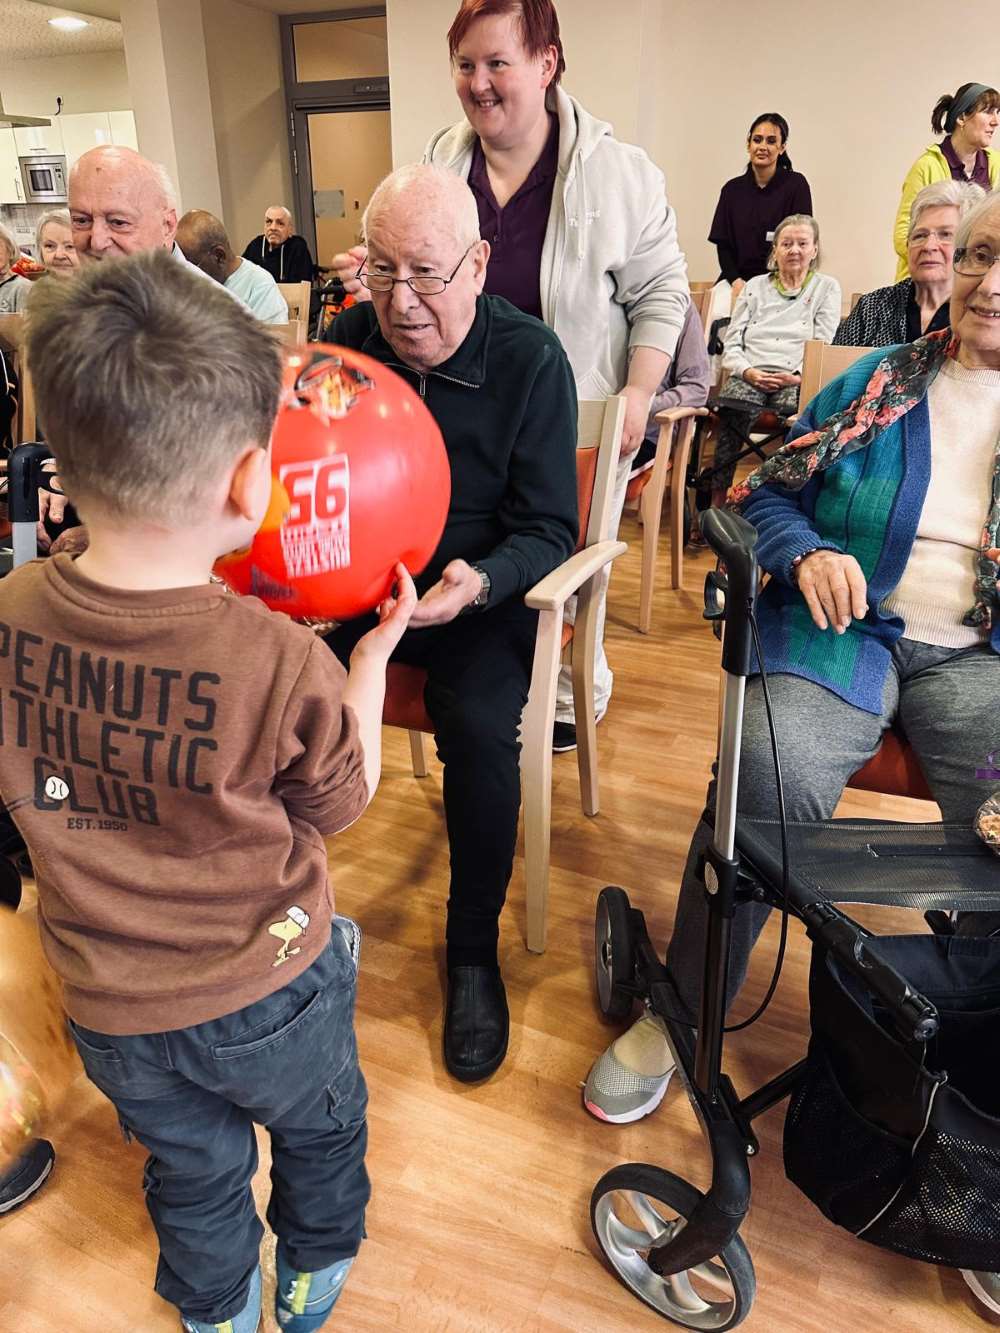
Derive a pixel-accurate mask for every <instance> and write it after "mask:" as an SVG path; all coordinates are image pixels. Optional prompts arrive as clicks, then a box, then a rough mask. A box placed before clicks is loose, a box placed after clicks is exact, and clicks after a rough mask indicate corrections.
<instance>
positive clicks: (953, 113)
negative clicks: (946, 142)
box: [944, 83, 989, 134]
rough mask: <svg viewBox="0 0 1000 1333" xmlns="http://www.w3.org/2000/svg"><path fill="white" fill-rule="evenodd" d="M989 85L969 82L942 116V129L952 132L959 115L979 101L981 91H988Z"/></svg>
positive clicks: (948, 132)
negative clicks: (943, 116)
mask: <svg viewBox="0 0 1000 1333" xmlns="http://www.w3.org/2000/svg"><path fill="white" fill-rule="evenodd" d="M988 92H989V87H988V86H987V85H986V84H985V83H970V84H969V86H968V88H966V90H965V92H964V93H963V94H962V96H961V97H956V98H955V100H954V102H952V104H951V106H950V108H949V109H948V114H947V115H946V116H945V118H944V129H945V133H946V134H952V133H953V132H954V129H955V126H956V125H957V124H958V118H959V116H964V115H965V113H966V112H967V111H968V110H969V109H970V108H971V107H973V106H975V104H976V103H977V102H978V101H979V99H980V97H982V95H983V93H988Z"/></svg>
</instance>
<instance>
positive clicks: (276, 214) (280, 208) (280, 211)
mask: <svg viewBox="0 0 1000 1333" xmlns="http://www.w3.org/2000/svg"><path fill="white" fill-rule="evenodd" d="M291 234H292V215H291V213H290V212H289V211H288V209H287V208H286V207H285V205H284V204H271V206H270V207H269V208H268V209H267V210H266V211H265V213H264V236H265V238H266V239H267V243H268V245H269V246H270V247H271V248H272V250H273V249H274V247H275V246H276V245H283V244H284V243H285V241H287V240H288V238H289V236H291Z"/></svg>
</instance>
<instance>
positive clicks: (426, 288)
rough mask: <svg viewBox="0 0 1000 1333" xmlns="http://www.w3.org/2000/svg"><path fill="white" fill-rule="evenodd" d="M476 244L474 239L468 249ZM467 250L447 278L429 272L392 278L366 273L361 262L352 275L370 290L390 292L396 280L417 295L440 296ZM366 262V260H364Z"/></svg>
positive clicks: (462, 261) (461, 263) (386, 274)
mask: <svg viewBox="0 0 1000 1333" xmlns="http://www.w3.org/2000/svg"><path fill="white" fill-rule="evenodd" d="M475 244H476V242H475V241H473V242H472V245H470V246H469V250H471V249H472V246H474V245H475ZM469 250H466V252H465V254H464V255H463V256H462V258H461V259H460V260H459V261H458V263H457V264H456V265H455V267H454V268H453V269H452V270H451V273H450V274H449V275H448V277H447V278H438V277H433V276H432V275H431V274H427V275H426V276H421V277H418V278H394V277H392V276H391V275H390V274H388V273H368V272H366V271H365V265H364V264H362V265H361V267H360V268H359V269H358V271H357V273H356V274H355V275H354V276H355V277H356V278H357V280H358V282H360V283H361V285H362V287H367V288H368V290H369V291H370V292H391V291H392V289H393V287H395V285H396V283H397V282H405V283H406V285H407V287H409V289H410V291H411V292H416V294H417V295H418V296H440V295H441V293H442V292H443V291H444V289H445V288H446V287H447V286H448V284H449V282H452V281H454V278H455V274H456V273H457V272H458V270H459V269H460V268H461V267H462V265H463V264H464V263H465V260H466V257H467V256H468V253H469ZM365 262H366V263H367V260H366V261H365Z"/></svg>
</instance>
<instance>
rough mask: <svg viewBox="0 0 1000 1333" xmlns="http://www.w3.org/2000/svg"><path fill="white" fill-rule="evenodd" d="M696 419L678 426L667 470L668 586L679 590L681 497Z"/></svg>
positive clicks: (681, 572)
mask: <svg viewBox="0 0 1000 1333" xmlns="http://www.w3.org/2000/svg"><path fill="white" fill-rule="evenodd" d="M696 420H697V418H695V417H687V418H686V419H685V420H684V421H682V422H681V423H680V434H679V436H678V438H677V444H676V445H675V447H674V465H673V467H672V468H671V470H670V586H671V588H680V587H682V586H683V583H684V545H685V543H686V541H687V537H688V535H687V533H686V532H685V530H684V494H685V491H686V488H687V470H688V461H689V459H690V457H691V441H692V440H693V439H694V428H695V423H696Z"/></svg>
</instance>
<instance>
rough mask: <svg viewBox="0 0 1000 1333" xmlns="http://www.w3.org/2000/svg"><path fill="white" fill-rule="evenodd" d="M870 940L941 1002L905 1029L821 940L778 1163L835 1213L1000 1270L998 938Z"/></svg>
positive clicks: (877, 1235) (844, 1221)
mask: <svg viewBox="0 0 1000 1333" xmlns="http://www.w3.org/2000/svg"><path fill="white" fill-rule="evenodd" d="M870 943H871V944H872V945H873V947H875V948H876V949H877V952H878V953H879V954H880V955H881V956H882V957H883V958H884V959H885V961H886V962H887V963H889V964H891V965H892V966H893V967H895V968H896V970H897V971H898V972H899V973H900V975H901V976H903V977H905V978H906V980H907V982H908V983H909V985H910V986H911V987H912V988H913V989H914V990H916V991H919V992H921V993H922V994H923V995H924V996H925V997H926V998H927V999H929V1000H930V1001H931V1002H932V1003H933V1004H935V1005H936V1006H937V1009H938V1013H939V1016H940V1030H939V1032H938V1034H937V1036H935V1037H934V1038H933V1039H932V1040H931V1041H929V1042H927V1043H926V1045H924V1044H921V1043H913V1042H905V1041H904V1040H903V1039H902V1038H901V1037H900V1036H899V1034H898V1033H897V1031H896V1030H895V1028H894V1027H893V1026H892V1023H891V1021H890V1019H889V1018H888V1016H887V1015H886V1013H885V1012H884V1011H881V1010H880V1006H879V1005H878V1003H877V1002H876V1001H873V999H872V996H871V995H870V994H869V993H868V992H867V990H865V988H864V986H863V984H862V983H861V982H859V981H857V980H856V979H854V978H852V977H851V976H849V975H847V974H845V973H844V972H843V971H842V970H841V969H840V968H839V967H838V965H837V963H836V961H835V960H834V959H833V958H832V957H831V956H830V955H829V954H827V953H826V952H825V951H824V950H822V949H820V948H819V947H816V948H814V950H813V959H812V968H811V973H810V980H809V994H810V1009H811V1027H812V1036H811V1039H810V1043H809V1055H808V1059H807V1064H806V1072H805V1074H804V1076H803V1079H802V1081H801V1083H800V1084H799V1085H798V1086H797V1088H796V1090H795V1092H794V1093H793V1095H792V1098H791V1101H790V1103H789V1107H788V1112H787V1116H786V1119H785V1135H784V1156H785V1172H786V1174H787V1175H788V1178H789V1180H791V1181H792V1182H793V1183H794V1184H795V1185H797V1186H798V1187H799V1189H800V1190H801V1191H802V1192H803V1194H805V1195H806V1197H807V1198H809V1199H811V1200H812V1202H813V1203H815V1204H816V1206H817V1207H818V1208H819V1209H820V1210H821V1211H822V1212H823V1213H825V1215H826V1216H827V1217H828V1218H830V1220H831V1221H833V1222H836V1223H837V1224H838V1225H839V1226H842V1227H845V1228H846V1229H847V1230H848V1231H851V1232H853V1233H854V1234H855V1235H857V1236H860V1237H861V1238H862V1239H864V1240H867V1241H870V1242H871V1243H872V1244H873V1245H880V1246H882V1247H883V1248H885V1249H888V1250H895V1251H896V1252H897V1253H899V1254H905V1255H907V1256H908V1257H910V1258H912V1259H922V1260H925V1261H926V1262H928V1263H934V1264H944V1265H946V1266H950V1267H953V1268H973V1269H979V1270H985V1271H987V1272H996V1271H997V1270H1000V1061H998V1060H997V1056H996V1051H997V1042H998V1036H1000V939H979V938H973V937H969V936H958V937H954V936H953V937H942V936H936V935H903V936H895V937H892V936H881V937H878V938H877V939H873V940H871V941H870Z"/></svg>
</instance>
